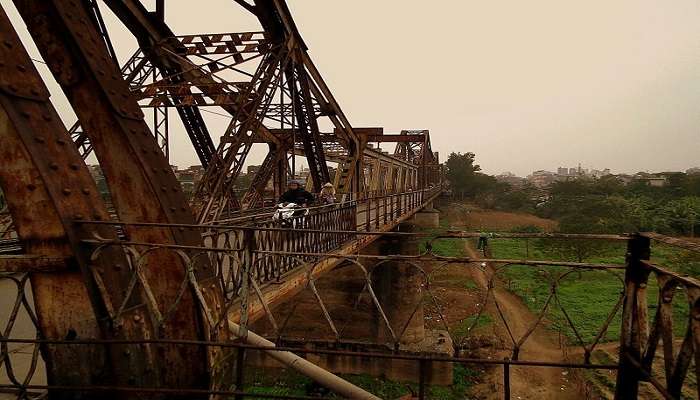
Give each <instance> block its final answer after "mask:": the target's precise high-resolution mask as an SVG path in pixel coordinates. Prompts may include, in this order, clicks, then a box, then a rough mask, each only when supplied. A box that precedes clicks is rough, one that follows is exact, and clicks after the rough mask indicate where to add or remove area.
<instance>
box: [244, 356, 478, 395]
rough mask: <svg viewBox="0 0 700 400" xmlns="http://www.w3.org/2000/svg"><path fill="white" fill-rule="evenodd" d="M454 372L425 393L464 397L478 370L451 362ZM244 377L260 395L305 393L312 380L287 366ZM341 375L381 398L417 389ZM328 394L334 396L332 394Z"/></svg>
mask: <svg viewBox="0 0 700 400" xmlns="http://www.w3.org/2000/svg"><path fill="white" fill-rule="evenodd" d="M453 374H454V384H453V385H452V386H431V387H429V388H428V397H429V398H430V399H435V400H462V399H465V398H466V396H467V394H468V392H469V389H470V388H471V386H472V385H473V384H474V382H475V381H476V379H477V378H478V376H479V374H478V372H477V371H476V370H473V369H470V368H468V367H466V366H464V365H461V364H455V365H454V372H453ZM247 378H248V379H249V382H250V379H252V382H254V383H253V384H251V385H248V386H246V388H245V391H246V392H249V393H254V394H263V395H264V394H269V395H292V396H306V395H307V392H306V389H307V387H308V386H309V385H310V384H311V383H312V381H311V380H310V379H309V378H307V377H305V376H303V375H300V374H297V373H295V372H292V371H288V370H257V372H256V373H254V374H250V376H248V377H247ZM342 378H344V379H346V380H348V381H349V382H350V383H352V384H354V385H357V386H359V387H361V388H363V389H365V390H367V391H368V392H370V393H372V394H374V395H376V396H378V397H380V398H383V399H397V398H399V397H401V396H405V395H407V394H410V393H418V384H413V383H403V382H396V381H391V380H388V379H385V378H376V377H372V376H369V375H342ZM327 397H332V398H336V396H334V395H330V396H327ZM337 398H340V397H337ZM263 399H264V397H263Z"/></svg>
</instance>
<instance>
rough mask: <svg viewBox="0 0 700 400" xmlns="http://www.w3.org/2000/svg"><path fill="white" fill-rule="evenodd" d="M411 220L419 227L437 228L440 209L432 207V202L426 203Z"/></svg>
mask: <svg viewBox="0 0 700 400" xmlns="http://www.w3.org/2000/svg"><path fill="white" fill-rule="evenodd" d="M411 222H412V223H413V224H414V225H416V226H418V227H420V228H439V227H440V211H438V210H437V209H435V208H434V207H433V202H432V201H431V202H428V203H426V205H425V207H423V209H421V210H420V211H418V212H417V213H416V215H414V216H413V218H412V219H411Z"/></svg>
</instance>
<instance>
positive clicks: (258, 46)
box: [175, 32, 269, 63]
mask: <svg viewBox="0 0 700 400" xmlns="http://www.w3.org/2000/svg"><path fill="white" fill-rule="evenodd" d="M175 39H177V40H178V41H179V43H180V45H182V47H184V48H185V53H184V54H185V55H188V56H193V55H211V54H225V55H227V56H231V57H232V58H233V59H234V60H235V62H237V63H241V62H243V61H244V60H245V58H246V56H244V54H246V53H249V54H258V53H263V52H265V51H266V50H267V49H268V47H269V42H268V40H267V37H266V34H265V32H245V33H213V34H202V35H182V36H176V37H175Z"/></svg>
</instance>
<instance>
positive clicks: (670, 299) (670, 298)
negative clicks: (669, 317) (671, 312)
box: [664, 296, 673, 303]
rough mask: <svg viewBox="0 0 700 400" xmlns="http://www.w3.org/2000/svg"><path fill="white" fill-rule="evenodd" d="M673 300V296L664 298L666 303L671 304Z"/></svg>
mask: <svg viewBox="0 0 700 400" xmlns="http://www.w3.org/2000/svg"><path fill="white" fill-rule="evenodd" d="M672 300H673V298H672V297H671V296H666V297H664V303H670V302H671V301H672Z"/></svg>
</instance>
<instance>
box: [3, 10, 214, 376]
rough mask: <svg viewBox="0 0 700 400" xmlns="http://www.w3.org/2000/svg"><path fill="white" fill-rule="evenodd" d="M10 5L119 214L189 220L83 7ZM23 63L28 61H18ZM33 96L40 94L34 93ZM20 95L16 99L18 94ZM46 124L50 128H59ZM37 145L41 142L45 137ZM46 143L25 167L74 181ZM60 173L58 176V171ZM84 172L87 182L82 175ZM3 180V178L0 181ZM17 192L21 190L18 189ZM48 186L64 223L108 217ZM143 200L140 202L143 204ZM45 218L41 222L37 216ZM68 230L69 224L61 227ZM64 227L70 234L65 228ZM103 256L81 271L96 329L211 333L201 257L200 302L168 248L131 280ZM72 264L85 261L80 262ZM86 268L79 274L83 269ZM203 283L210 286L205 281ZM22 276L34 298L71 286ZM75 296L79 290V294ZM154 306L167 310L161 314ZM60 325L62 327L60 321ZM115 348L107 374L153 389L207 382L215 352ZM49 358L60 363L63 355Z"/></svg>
mask: <svg viewBox="0 0 700 400" xmlns="http://www.w3.org/2000/svg"><path fill="white" fill-rule="evenodd" d="M16 4H17V6H18V10H19V11H20V14H21V15H22V16H23V18H24V19H25V22H26V23H27V26H28V28H29V30H30V33H31V34H32V36H33V38H34V39H35V42H36V44H37V47H38V48H39V50H40V52H41V53H42V55H43V56H44V58H45V59H46V60H48V64H49V67H50V68H51V70H52V72H53V73H54V75H55V76H56V78H57V81H58V82H59V84H60V85H61V86H62V87H63V89H64V92H65V93H66V95H67V97H68V99H69V101H70V102H71V104H72V105H73V108H74V109H75V110H76V113H77V114H78V117H79V118H80V120H81V124H82V125H83V127H84V128H85V130H86V133H87V134H88V135H89V136H90V139H91V144H92V146H93V147H94V149H95V152H96V154H97V156H98V159H99V160H100V163H101V167H102V169H103V171H104V173H105V176H106V178H107V183H108V185H109V186H110V192H111V194H112V199H113V200H114V203H115V207H116V209H117V212H118V214H119V216H120V217H121V218H125V219H128V220H142V221H149V220H150V221H154V222H156V221H162V222H167V221H170V222H188V221H192V220H193V219H192V213H191V211H190V209H189V207H188V206H187V203H186V201H185V199H184V196H183V195H182V192H181V189H180V186H179V184H178V183H177V180H176V179H175V177H174V175H173V174H172V171H171V170H170V168H169V165H168V164H167V162H166V160H165V159H164V157H163V156H162V154H161V153H160V150H159V149H158V147H157V144H156V143H155V141H154V140H153V138H152V137H151V136H150V134H149V132H148V129H147V127H146V126H145V124H144V122H143V120H142V113H141V112H140V110H139V107H138V105H137V104H136V102H135V100H133V99H132V98H131V96H130V93H129V90H128V87H127V85H126V83H125V82H124V81H123V80H122V79H121V74H120V73H119V70H118V69H117V67H116V66H115V65H114V63H112V62H111V61H110V59H109V57H108V55H107V50H106V48H105V47H104V45H103V44H101V40H100V36H99V33H98V32H97V31H96V30H95V29H94V27H93V26H91V25H90V24H86V23H85V21H87V20H88V16H87V10H86V9H85V8H84V7H83V6H82V5H81V4H78V3H76V2H68V1H66V2H63V1H56V2H53V3H51V2H30V1H26V2H20V1H18V2H16ZM62 34H64V35H62ZM4 58H5V59H7V58H6V57H4ZM27 63H28V65H31V63H30V62H29V60H28V59H27ZM20 72H21V71H20ZM37 76H38V75H37ZM38 93H39V96H40V95H41V91H38ZM20 94H21V95H22V96H23V97H24V96H25V94H24V93H20ZM30 94H31V92H30ZM32 105H34V104H32ZM29 114H30V115H32V116H36V117H35V118H34V119H31V118H30V119H29V123H31V122H32V121H33V120H37V121H39V122H38V123H39V124H44V125H42V127H41V128H42V129H44V128H48V125H46V119H44V118H42V115H48V118H49V119H51V118H54V117H55V121H60V120H59V119H58V117H57V116H55V113H54V114H53V115H52V114H47V113H46V112H42V111H41V110H37V109H35V110H31V111H30V112H29ZM20 118H23V117H20ZM59 123H60V122H59ZM21 130H22V129H20V131H21ZM55 130H56V131H59V132H60V129H55ZM69 140H70V139H69V138H68V137H66V140H64V141H63V142H61V141H60V140H59V141H58V143H57V144H55V143H53V142H51V147H52V148H55V149H56V151H59V149H60V146H64V147H66V149H73V147H72V146H69V144H70V141H69ZM46 142H47V143H49V140H48V138H47V139H46ZM28 143H32V144H33V145H35V146H38V145H40V143H39V142H38V141H36V140H34V138H28V140H25V145H27V144H28ZM46 150H47V149H46V147H42V148H41V149H37V154H36V157H34V159H33V162H34V164H35V165H36V164H37V163H38V165H42V164H43V165H46V163H48V162H50V161H53V163H52V164H50V165H46V167H45V168H46V171H47V172H44V174H46V175H48V174H53V175H52V178H51V179H50V180H48V179H47V180H46V181H45V182H44V183H46V182H49V181H50V182H51V183H52V184H53V186H54V187H55V186H59V185H67V184H68V183H69V182H72V184H76V183H77V184H79V183H78V182H79V181H77V180H76V178H75V175H76V173H74V172H73V171H75V170H80V171H85V167H84V164H83V163H82V161H80V160H79V159H78V160H73V161H72V162H68V161H63V162H55V161H61V160H58V159H56V160H55V161H54V160H53V159H51V158H49V157H46V154H45V153H46ZM8 151H9V148H8ZM64 154H68V155H71V154H72V153H71V152H69V151H66V150H64ZM42 156H43V160H42V159H41V157H42ZM17 157H18V156H17V155H13V156H12V157H11V158H14V159H17ZM64 157H65V156H64ZM54 164H55V165H56V167H55V168H54ZM18 165H19V164H18V163H15V164H13V166H18ZM73 165H75V168H74V167H73ZM69 166H70V167H69ZM53 171H56V172H53ZM64 171H65V172H64ZM61 174H65V175H64V176H61ZM86 179H88V180H90V182H91V178H90V177H89V175H87V178H86ZM91 184H92V187H94V183H92V182H91ZM36 186H38V185H36ZM3 187H6V185H5V184H3ZM49 187H51V186H49ZM24 190H25V191H26V189H24ZM11 191H12V192H13V193H12V194H13V195H19V194H21V191H20V190H18V189H17V188H14V187H13V190H11ZM56 191H57V193H56V194H55V195H54V196H53V197H54V199H56V198H60V199H66V203H67V205H70V206H71V207H72V209H69V211H70V212H62V213H60V214H59V215H60V216H61V218H63V219H64V221H69V220H73V219H82V218H85V217H86V216H91V217H92V218H95V217H98V218H103V219H107V218H108V216H107V215H106V213H105V212H102V213H100V212H97V211H90V210H85V211H82V212H79V210H76V209H75V206H76V205H78V204H80V203H76V200H73V199H74V198H76V197H79V198H81V199H83V198H84V199H85V200H84V201H83V202H85V201H87V200H92V202H90V203H94V204H95V205H98V204H100V203H101V200H99V199H98V198H97V197H96V196H97V190H94V189H91V188H90V186H87V185H86V186H83V187H78V188H72V187H60V186H59V187H58V188H56ZM82 196H85V197H82ZM144 199H148V200H147V201H144ZM36 204H39V203H38V202H37V203H35V204H34V206H36ZM49 210H50V209H49ZM69 215H70V216H69ZM15 220H16V224H17V225H18V229H19V230H20V235H21V234H22V233H21V230H22V229H23V228H22V225H25V221H23V220H21V219H19V218H15ZM47 220H50V219H49V218H47ZM71 229H73V228H72V227H71ZM68 233H69V234H70V233H72V232H71V230H70V229H69V231H68ZM126 234H127V235H129V236H130V237H133V238H141V239H146V240H158V241H162V242H164V243H168V242H176V243H201V238H200V237H199V236H198V235H192V234H190V233H188V232H180V231H179V230H170V229H151V228H147V229H133V230H129V231H127V232H126ZM113 252H114V251H113V250H109V252H108V253H113ZM78 254H80V253H78ZM106 254H107V253H106ZM76 255H77V254H76ZM122 257H123V256H122ZM106 260H107V261H106V263H107V266H106V267H105V268H98V269H92V270H89V273H90V274H92V275H94V282H93V283H92V284H91V285H92V286H94V289H93V290H94V291H95V292H97V293H100V292H106V293H107V294H109V298H108V300H109V301H104V302H103V303H104V304H100V306H101V308H100V309H99V311H100V312H96V313H95V314H96V316H97V317H98V319H99V320H102V319H104V321H105V323H107V324H110V326H109V327H106V328H103V330H102V331H103V334H106V331H108V330H109V329H118V332H119V334H124V335H127V337H128V336H132V337H153V336H160V335H166V336H168V337H175V338H209V337H210V336H212V335H214V337H215V336H216V334H217V331H216V330H212V329H206V328H204V327H205V326H207V325H206V324H207V323H210V322H211V320H210V319H208V318H207V317H208V315H206V314H207V313H206V312H204V310H206V309H207V308H208V307H214V306H215V305H216V304H218V301H220V297H219V296H218V294H220V293H221V292H220V291H217V290H216V289H217V288H216V280H215V278H214V276H213V274H210V272H209V270H208V268H206V263H205V262H202V263H201V265H200V266H199V267H200V268H198V271H197V275H198V278H199V279H200V280H201V282H202V284H206V285H208V286H209V285H214V287H213V288H211V289H210V290H209V294H208V295H207V296H206V297H205V300H206V301H204V302H203V300H204V299H203V298H199V299H195V296H194V293H193V292H191V291H190V287H189V286H188V287H186V288H185V290H183V289H182V288H181V287H180V286H179V285H178V283H179V282H180V281H181V280H182V278H183V277H185V276H189V275H190V274H189V273H188V271H186V270H185V268H184V266H183V265H182V264H181V261H180V259H179V258H178V257H177V256H176V255H172V254H164V255H162V256H161V257H158V258H157V260H156V261H153V263H152V264H150V266H149V268H144V270H143V271H140V272H141V274H140V275H139V280H138V281H135V280H134V279H133V275H132V274H131V273H130V271H128V265H129V263H128V260H124V262H120V261H119V257H117V256H116V255H111V254H110V255H109V256H108V257H107V259H106ZM82 265H84V266H85V267H87V266H88V262H87V260H85V261H84V263H83V264H82ZM87 272H88V271H85V273H87ZM208 274H209V275H208ZM77 277H78V278H80V275H79V274H78V275H77ZM209 280H210V281H211V283H209V282H208V281H209ZM78 282H80V283H81V285H80V286H77V289H76V293H75V294H73V296H74V297H75V296H78V295H79V294H80V290H82V291H84V290H85V289H84V288H83V286H82V282H81V281H80V280H79V281H78ZM32 283H33V284H34V285H35V287H36V290H35V293H36V295H37V297H39V296H38V295H39V291H41V290H47V292H48V293H47V295H48V294H49V293H54V294H55V293H56V291H57V290H59V291H63V292H66V291H67V289H68V288H70V287H71V286H70V285H51V284H47V283H45V282H41V281H40V279H39V277H37V278H36V279H33V280H32ZM64 286H65V287H64ZM74 286H75V284H74ZM88 287H90V286H88ZM80 288H83V289H80ZM78 289H79V290H78ZM134 289H136V290H134ZM142 295H143V296H144V300H150V299H152V298H153V297H157V298H158V300H159V301H160V303H159V304H153V302H152V301H144V302H143V303H142V302H140V301H139V297H141V296H142ZM82 296H83V297H87V294H83V295H82ZM104 297H105V296H102V297H99V296H96V295H94V294H92V295H90V299H91V300H92V302H93V303H95V302H96V300H97V299H100V298H102V299H103V300H107V299H105V298H104ZM76 298H77V297H76ZM175 299H178V301H177V303H178V304H179V307H177V308H175V309H169V310H168V309H166V307H167V306H166V305H167V304H170V303H174V302H175ZM73 301H75V300H73ZM82 304H90V302H89V301H83V302H82ZM74 307H76V308H78V309H79V307H77V306H74ZM39 308H40V307H39ZM164 309H165V310H167V312H165V311H163V310H164ZM66 313H67V312H63V313H59V314H56V313H53V312H51V311H49V310H42V309H41V308H40V315H41V316H46V315H57V316H61V315H62V314H66ZM159 313H161V314H165V315H166V316H167V318H165V320H161V319H158V318H157V316H158V314H159ZM67 314H69V315H70V314H71V313H67ZM82 314H83V315H85V314H87V315H90V314H92V312H90V311H89V310H85V311H83V312H82ZM166 322H167V323H168V324H170V327H171V328H170V329H164V325H165V323H166ZM65 330H66V331H68V328H65ZM45 333H46V334H47V336H49V337H56V335H57V334H59V335H60V333H59V332H54V331H50V330H49V329H46V332H45ZM86 336H88V337H90V336H95V334H94V333H86ZM125 355H126V356H125ZM125 355H120V356H118V357H117V356H113V357H111V358H110V361H111V362H113V365H112V368H113V371H112V373H111V374H109V375H111V377H112V378H113V379H116V381H122V382H129V381H144V382H150V383H152V384H153V385H155V386H168V387H178V386H179V385H181V386H189V385H193V386H203V387H208V386H209V382H210V374H209V369H210V366H209V365H210V362H211V363H213V361H214V359H215V357H217V356H218V355H217V353H213V354H209V353H207V349H204V348H202V349H197V348H192V349H187V351H169V349H163V350H157V349H152V350H148V351H146V352H126V353H125ZM185 363H186V364H188V365H190V366H191V367H190V369H189V370H187V371H183V370H180V369H173V368H170V367H171V366H172V365H176V364H185ZM58 364H59V365H62V366H65V365H66V364H65V362H61V363H58ZM81 364H83V365H85V368H90V364H91V363H89V362H84V363H81ZM63 369H64V371H65V373H69V374H72V373H74V372H72V371H69V370H67V369H66V368H63ZM102 369H104V368H101V367H100V366H99V365H95V370H97V371H100V370H102ZM80 376H84V377H85V378H90V376H91V374H90V373H85V374H80Z"/></svg>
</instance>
